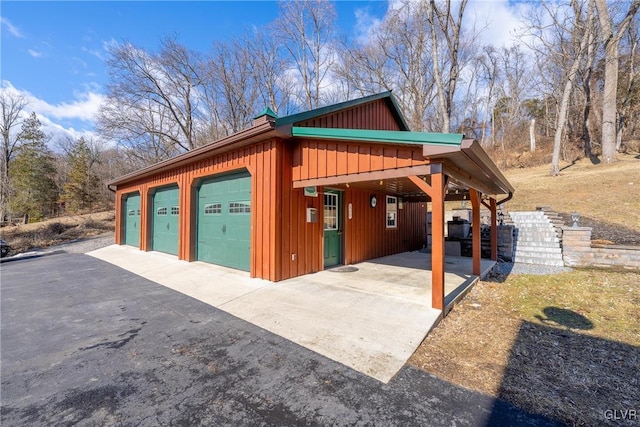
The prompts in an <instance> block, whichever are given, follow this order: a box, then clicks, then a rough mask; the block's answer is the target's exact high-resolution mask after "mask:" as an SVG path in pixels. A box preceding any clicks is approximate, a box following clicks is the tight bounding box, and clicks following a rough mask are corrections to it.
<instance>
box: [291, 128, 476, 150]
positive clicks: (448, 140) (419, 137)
mask: <svg viewBox="0 0 640 427" xmlns="http://www.w3.org/2000/svg"><path fill="white" fill-rule="evenodd" d="M291 136H294V137H296V136H297V137H305V138H320V139H342V140H349V141H367V142H378V143H387V144H409V145H446V146H460V145H461V144H462V139H463V137H464V135H462V134H461V133H427V132H408V131H395V130H369V129H336V128H310V127H296V126H294V127H293V128H291Z"/></svg>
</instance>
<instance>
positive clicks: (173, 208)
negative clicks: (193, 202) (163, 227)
mask: <svg viewBox="0 0 640 427" xmlns="http://www.w3.org/2000/svg"><path fill="white" fill-rule="evenodd" d="M171 215H180V207H179V206H171Z"/></svg>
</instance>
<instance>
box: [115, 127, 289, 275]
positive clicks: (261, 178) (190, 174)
mask: <svg viewBox="0 0 640 427" xmlns="http://www.w3.org/2000/svg"><path fill="white" fill-rule="evenodd" d="M278 146H279V147H280V148H281V147H282V142H281V141H279V140H275V139H274V140H270V141H265V142H262V143H258V144H255V145H252V146H250V147H246V148H240V149H237V150H233V151H229V152H226V153H222V154H218V155H213V156H211V157H209V158H206V159H203V160H199V161H195V162H194V163H191V164H189V165H186V166H181V167H178V168H175V169H172V170H169V171H166V172H161V173H158V174H156V175H152V176H150V177H146V178H142V179H139V180H136V181H133V182H131V183H128V184H126V185H119V186H118V189H117V195H116V200H117V207H116V208H117V209H118V210H119V212H122V198H123V197H124V196H125V195H126V194H128V193H132V192H136V191H139V192H140V195H141V206H140V211H141V212H140V213H141V218H149V219H148V220H147V221H142V230H141V231H142V235H141V239H140V249H142V250H145V251H146V250H150V249H151V247H150V245H149V243H150V238H151V231H150V230H151V228H150V221H151V220H150V218H151V217H152V215H150V214H151V212H150V211H149V209H150V198H151V194H152V190H153V189H155V188H158V187H163V186H165V185H171V184H177V185H178V187H179V191H180V220H179V224H180V225H179V227H180V231H179V234H178V236H179V237H178V258H179V259H184V260H189V261H192V260H193V259H194V257H195V209H196V202H197V201H196V200H195V195H196V187H197V185H198V183H199V179H200V178H204V177H207V176H211V175H217V174H220V173H229V172H233V171H238V170H242V169H245V168H246V169H247V170H248V171H249V173H250V174H251V182H252V185H251V186H252V191H251V198H252V200H251V204H252V215H251V222H252V225H251V228H252V233H251V266H250V268H251V276H252V277H262V278H265V279H269V280H279V279H278V270H279V267H278V266H279V264H280V260H279V257H280V254H281V252H280V250H278V249H279V246H280V244H279V239H280V236H279V234H280V225H281V223H280V222H279V221H277V220H276V218H277V216H278V215H279V211H280V208H278V206H279V202H280V197H281V191H278V184H279V183H281V182H282V181H281V178H279V177H278V175H279V171H282V169H283V166H284V165H282V149H277V148H276V147H278ZM256 171H259V173H256ZM121 215H122V214H121ZM121 215H117V216H116V222H117V223H116V229H117V230H120V232H119V233H116V243H118V244H119V243H121V242H122V229H123V228H122V219H123V218H122V217H121Z"/></svg>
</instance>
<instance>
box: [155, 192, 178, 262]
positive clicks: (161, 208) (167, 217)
mask: <svg viewBox="0 0 640 427" xmlns="http://www.w3.org/2000/svg"><path fill="white" fill-rule="evenodd" d="M178 202H179V192H178V187H177V186H171V187H164V188H159V189H158V190H156V192H155V194H154V195H153V244H152V245H151V247H152V248H153V250H154V251H158V252H166V253H168V254H173V255H178V218H180V208H179V203H178Z"/></svg>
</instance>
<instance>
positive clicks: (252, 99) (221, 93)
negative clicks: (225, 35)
mask: <svg viewBox="0 0 640 427" xmlns="http://www.w3.org/2000/svg"><path fill="white" fill-rule="evenodd" d="M248 55H249V53H248V51H247V49H246V46H245V45H244V44H243V43H242V42H241V41H240V40H235V41H234V42H233V43H216V44H214V46H213V49H212V52H211V54H210V57H209V58H208V59H207V61H206V64H205V70H204V72H203V76H204V77H205V78H206V81H207V86H208V85H213V87H212V88H210V89H208V90H207V93H208V94H210V95H209V96H208V97H207V98H208V99H209V104H210V105H209V108H210V109H212V110H213V109H216V110H217V115H216V116H217V117H218V119H219V126H221V127H222V129H223V130H224V132H225V134H226V135H229V134H232V133H235V132H238V131H240V130H242V129H244V128H245V127H246V126H248V125H249V124H250V122H251V118H252V115H253V114H254V113H255V111H256V109H257V106H256V101H257V99H258V85H257V84H256V82H255V81H254V80H253V78H252V77H253V76H252V74H251V72H250V69H249V66H248V65H249V62H248V58H247V57H248Z"/></svg>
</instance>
